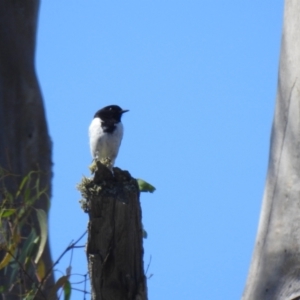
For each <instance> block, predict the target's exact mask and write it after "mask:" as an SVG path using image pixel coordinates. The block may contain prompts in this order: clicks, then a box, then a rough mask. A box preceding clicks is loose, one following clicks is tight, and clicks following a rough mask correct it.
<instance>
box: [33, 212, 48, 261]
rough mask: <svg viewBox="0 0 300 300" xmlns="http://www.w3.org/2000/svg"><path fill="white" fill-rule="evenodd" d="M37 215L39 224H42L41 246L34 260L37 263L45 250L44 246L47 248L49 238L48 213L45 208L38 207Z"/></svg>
mask: <svg viewBox="0 0 300 300" xmlns="http://www.w3.org/2000/svg"><path fill="white" fill-rule="evenodd" d="M36 215H37V218H38V221H39V225H40V230H41V231H40V232H41V236H40V243H39V248H38V252H37V255H36V258H35V260H34V262H35V263H36V264H37V263H38V261H39V259H40V258H41V256H42V254H43V252H44V248H45V245H46V241H47V238H48V222H47V214H46V212H45V211H44V210H42V209H36Z"/></svg>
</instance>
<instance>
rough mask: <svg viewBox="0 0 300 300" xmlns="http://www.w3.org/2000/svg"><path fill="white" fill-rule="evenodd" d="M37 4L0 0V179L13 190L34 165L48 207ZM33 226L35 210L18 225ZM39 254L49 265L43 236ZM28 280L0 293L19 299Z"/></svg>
mask: <svg viewBox="0 0 300 300" xmlns="http://www.w3.org/2000/svg"><path fill="white" fill-rule="evenodd" d="M38 8H39V0H26V1H24V0H0V167H1V168H4V169H6V170H7V171H8V173H9V174H13V176H7V177H5V178H2V177H1V180H2V183H3V185H4V186H5V188H6V189H7V190H8V191H9V192H11V193H12V194H16V191H17V188H18V186H19V184H20V181H21V180H22V177H23V176H25V175H27V174H28V173H29V172H30V171H33V170H35V171H38V174H36V176H35V178H36V179H37V178H39V181H40V187H41V189H45V190H46V193H45V194H44V195H43V196H41V197H40V198H39V199H38V200H37V201H36V202H35V204H34V206H35V208H40V209H43V210H44V211H46V212H47V211H48V207H49V197H50V193H51V186H50V184H51V177H52V171H51V168H52V163H51V141H50V137H49V135H48V129H47V124H46V118H45V112H44V107H43V101H42V96H41V92H40V89H39V85H38V81H37V78H36V74H35V67H34V55H35V42H36V28H37V17H38ZM32 184H33V183H32ZM1 188H3V186H1ZM32 188H33V186H32ZM15 201H16V202H18V203H15V205H16V206H17V205H18V204H20V203H21V201H22V200H21V199H16V200H15ZM1 203H3V194H2V193H0V204H1ZM2 226H3V225H2ZM32 226H33V227H35V228H36V230H37V232H39V226H38V224H37V220H36V215H33V214H32V215H30V216H29V217H28V221H27V226H24V227H23V228H22V232H21V236H22V238H23V237H25V238H26V236H28V233H29V232H30V229H31V227H32ZM2 229H3V228H2ZM3 230H4V229H3ZM2 233H3V232H2ZM24 242H25V239H23V240H22V242H21V243H20V245H19V246H18V247H22V245H23V243H24ZM1 252H2V253H0V259H1V258H2V257H3V255H4V254H5V251H4V250H2V251H1ZM41 259H42V261H43V263H44V264H45V267H46V269H48V268H50V266H51V264H52V260H51V255H50V248H49V244H48V242H47V244H46V247H45V250H44V252H43V255H42V258H41ZM12 272H13V268H11V267H9V265H8V267H7V268H6V271H5V274H4V269H2V270H0V287H3V286H4V287H5V288H10V287H8V286H7V285H8V283H9V282H10V279H11V278H10V277H11V274H12ZM28 274H29V275H31V277H32V278H36V277H35V276H34V274H35V270H34V268H33V267H31V268H30V269H29V270H28ZM19 276H20V274H19ZM19 279H20V278H19ZM16 280H18V278H16ZM35 281H36V279H35ZM36 283H37V281H36ZM21 284H22V287H21V286H20V285H21ZM32 284H33V283H32V281H31V280H28V278H27V279H26V280H25V282H21V283H20V281H19V282H18V283H17V284H16V285H15V286H14V288H13V289H12V290H11V291H9V292H8V291H7V292H5V293H3V294H2V297H3V299H9V300H11V299H23V297H21V296H20V293H24V292H25V291H26V290H30V289H31V288H32ZM51 285H53V276H52V275H51V276H50V278H49V279H48V281H47V283H46V286H51ZM43 299H44V298H43Z"/></svg>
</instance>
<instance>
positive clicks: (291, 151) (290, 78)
mask: <svg viewBox="0 0 300 300" xmlns="http://www.w3.org/2000/svg"><path fill="white" fill-rule="evenodd" d="M299 16H300V1H298V0H286V1H285V10H284V25H283V33H282V42H281V55H280V67H279V79H278V90H277V100H276V110H275V116H274V122H273V128H272V135H271V146H270V160H269V168H268V174H267V181H266V187H265V192H264V197H263V204H262V210H261V216H260V222H259V227H258V233H257V238H256V244H255V248H254V253H253V257H252V262H251V266H250V270H249V274H248V280H247V283H246V287H245V291H244V294H243V297H242V299H243V300H269V299H270V300H271V299H272V300H277V299H282V300H283V299H290V300H291V299H296V298H297V297H300V276H299V275H300V17H299ZM297 299H298V298H297Z"/></svg>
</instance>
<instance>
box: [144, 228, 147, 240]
mask: <svg viewBox="0 0 300 300" xmlns="http://www.w3.org/2000/svg"><path fill="white" fill-rule="evenodd" d="M147 237H148V233H147V231H146V230H145V229H143V238H144V239H146V238H147Z"/></svg>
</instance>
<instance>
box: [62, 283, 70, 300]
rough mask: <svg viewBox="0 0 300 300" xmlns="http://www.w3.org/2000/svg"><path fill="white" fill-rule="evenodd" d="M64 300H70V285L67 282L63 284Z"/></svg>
mask: <svg viewBox="0 0 300 300" xmlns="http://www.w3.org/2000/svg"><path fill="white" fill-rule="evenodd" d="M64 294H65V297H64V300H70V299H71V283H70V281H69V280H68V281H67V282H66V283H65V284H64Z"/></svg>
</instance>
